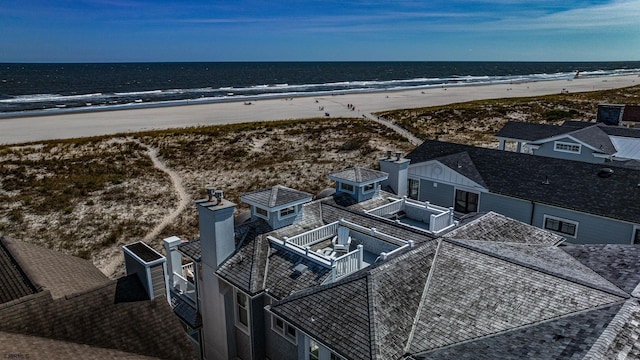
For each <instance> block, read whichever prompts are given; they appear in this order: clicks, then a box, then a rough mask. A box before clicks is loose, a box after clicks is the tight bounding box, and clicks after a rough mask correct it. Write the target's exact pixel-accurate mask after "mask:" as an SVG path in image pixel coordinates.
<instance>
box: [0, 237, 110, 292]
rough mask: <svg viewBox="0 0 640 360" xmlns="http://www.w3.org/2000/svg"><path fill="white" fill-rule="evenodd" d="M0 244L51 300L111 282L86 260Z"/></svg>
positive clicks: (10, 243) (14, 242)
mask: <svg viewBox="0 0 640 360" xmlns="http://www.w3.org/2000/svg"><path fill="white" fill-rule="evenodd" d="M2 241H3V244H4V246H6V248H7V249H8V250H9V251H10V252H11V254H12V255H13V258H14V259H15V261H16V263H17V264H18V265H19V266H20V268H21V270H22V271H23V272H24V274H25V275H26V276H27V277H28V278H29V280H30V282H31V283H32V284H33V285H34V286H35V287H36V288H37V289H39V290H49V291H50V292H51V296H52V297H53V298H54V299H57V298H60V297H64V296H69V295H73V294H76V293H79V292H83V291H87V290H89V289H93V288H96V287H99V286H103V285H105V284H107V283H109V282H111V280H109V278H108V277H106V276H105V275H104V274H103V273H102V272H101V271H100V270H98V268H96V267H95V266H94V265H93V264H92V263H91V262H90V261H88V260H84V259H80V258H77V257H74V256H70V255H66V254H63V253H59V252H57V251H53V250H50V249H46V248H43V247H41V246H37V245H33V244H29V243H26V242H23V241H17V240H12V239H8V238H4V239H3V240H2Z"/></svg>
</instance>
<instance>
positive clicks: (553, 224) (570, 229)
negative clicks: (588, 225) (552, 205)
mask: <svg viewBox="0 0 640 360" xmlns="http://www.w3.org/2000/svg"><path fill="white" fill-rule="evenodd" d="M544 228H545V229H547V230H551V231H554V232H557V233H561V234H563V235H569V236H571V237H575V236H576V233H577V230H578V223H577V222H575V221H570V220H566V219H560V218H556V217H551V216H547V215H545V216H544Z"/></svg>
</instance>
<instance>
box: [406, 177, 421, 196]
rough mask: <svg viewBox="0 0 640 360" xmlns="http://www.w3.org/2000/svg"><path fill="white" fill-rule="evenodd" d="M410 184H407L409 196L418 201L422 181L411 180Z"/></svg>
mask: <svg viewBox="0 0 640 360" xmlns="http://www.w3.org/2000/svg"><path fill="white" fill-rule="evenodd" d="M408 181H409V183H408V184H407V189H408V191H407V196H408V197H409V198H410V199H414V200H418V196H419V195H420V180H418V179H409V180H408Z"/></svg>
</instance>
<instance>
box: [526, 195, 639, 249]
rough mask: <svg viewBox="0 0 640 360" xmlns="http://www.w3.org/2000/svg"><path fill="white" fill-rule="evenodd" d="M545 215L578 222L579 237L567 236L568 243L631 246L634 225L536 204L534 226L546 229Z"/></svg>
mask: <svg viewBox="0 0 640 360" xmlns="http://www.w3.org/2000/svg"><path fill="white" fill-rule="evenodd" d="M545 214H546V215H550V216H555V217H559V218H562V219H567V220H572V221H575V222H578V233H577V237H576V238H572V237H568V236H567V237H566V238H567V241H568V242H572V243H579V244H604V243H607V244H631V236H632V233H633V224H629V223H625V222H622V221H617V220H613V219H606V218H602V217H599V216H594V215H589V214H583V213H577V212H574V211H571V210H566V209H559V208H555V207H551V206H547V205H541V204H536V207H535V211H534V216H533V225H534V226H537V227H541V228H542V227H544V223H543V221H544V215H545ZM561 235H562V234H561ZM563 236H564V235H563Z"/></svg>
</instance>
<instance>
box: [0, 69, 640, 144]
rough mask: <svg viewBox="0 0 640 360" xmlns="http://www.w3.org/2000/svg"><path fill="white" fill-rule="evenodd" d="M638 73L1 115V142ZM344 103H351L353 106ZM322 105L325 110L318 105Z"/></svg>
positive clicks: (272, 116)
mask: <svg viewBox="0 0 640 360" xmlns="http://www.w3.org/2000/svg"><path fill="white" fill-rule="evenodd" d="M638 83H640V77H639V76H637V75H627V76H612V77H604V78H603V77H601V78H580V79H574V80H571V81H568V80H554V81H541V82H528V83H518V84H500V85H480V86H465V87H448V88H433V89H424V90H408V91H387V92H377V93H363V94H349V95H334V96H320V97H299V98H293V99H268V100H259V101H252V104H251V105H245V104H244V102H227V103H214V104H198V105H183V106H172V107H156V108H143V109H128V110H114V111H100V112H87V113H69V114H63V115H47V116H33V117H19V118H6V119H0V144H19V143H25V142H32V141H40V140H50V139H65V138H76V137H86V136H94V135H107V134H115V133H122V132H137V131H142V130H152V129H167V128H176V127H188V126H198V125H220V124H230V123H242V122H251V121H270V120H283V119H303V118H313V117H323V116H325V113H328V114H329V115H330V116H331V117H359V116H362V114H363V113H372V112H377V111H384V110H393V109H407V108H416V107H426V106H436V105H445V104H452V103H458V102H465V101H471V100H482V99H497V98H506V97H525V96H538V95H548V94H557V93H560V92H563V91H568V92H583V91H593V90H606V89H613V88H621V87H627V86H633V85H637V84H638ZM347 104H354V105H355V108H356V109H357V110H355V111H351V110H349V109H348V108H347ZM320 107H323V110H320Z"/></svg>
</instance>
